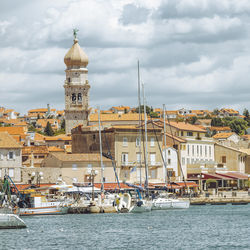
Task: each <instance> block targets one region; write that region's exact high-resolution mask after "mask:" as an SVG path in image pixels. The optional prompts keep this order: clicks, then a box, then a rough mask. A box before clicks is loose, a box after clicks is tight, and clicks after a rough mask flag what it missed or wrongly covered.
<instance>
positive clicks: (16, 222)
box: [0, 208, 27, 229]
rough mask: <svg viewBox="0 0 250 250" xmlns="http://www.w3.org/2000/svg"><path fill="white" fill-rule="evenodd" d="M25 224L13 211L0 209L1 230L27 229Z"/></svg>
mask: <svg viewBox="0 0 250 250" xmlns="http://www.w3.org/2000/svg"><path fill="white" fill-rule="evenodd" d="M26 227H27V226H26V224H25V222H24V221H23V220H22V219H21V218H20V217H19V216H18V215H16V214H13V213H12V211H11V209H7V208H0V229H17V228H26Z"/></svg>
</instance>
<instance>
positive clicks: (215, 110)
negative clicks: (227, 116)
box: [212, 108, 220, 116]
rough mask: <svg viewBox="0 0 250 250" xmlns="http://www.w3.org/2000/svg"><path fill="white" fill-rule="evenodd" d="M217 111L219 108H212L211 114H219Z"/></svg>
mask: <svg viewBox="0 0 250 250" xmlns="http://www.w3.org/2000/svg"><path fill="white" fill-rule="evenodd" d="M219 113H220V111H219V109H218V108H215V109H214V110H213V113H212V114H213V115H216V116H217V115H219Z"/></svg>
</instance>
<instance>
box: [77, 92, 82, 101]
mask: <svg viewBox="0 0 250 250" xmlns="http://www.w3.org/2000/svg"><path fill="white" fill-rule="evenodd" d="M77 100H78V102H82V93H78V96H77Z"/></svg>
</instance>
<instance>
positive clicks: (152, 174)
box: [151, 169, 156, 179]
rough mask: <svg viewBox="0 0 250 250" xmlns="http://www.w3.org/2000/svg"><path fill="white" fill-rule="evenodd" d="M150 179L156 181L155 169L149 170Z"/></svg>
mask: <svg viewBox="0 0 250 250" xmlns="http://www.w3.org/2000/svg"><path fill="white" fill-rule="evenodd" d="M151 179H156V169H152V170H151Z"/></svg>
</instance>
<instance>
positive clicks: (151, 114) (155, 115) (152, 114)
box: [149, 111, 159, 118]
mask: <svg viewBox="0 0 250 250" xmlns="http://www.w3.org/2000/svg"><path fill="white" fill-rule="evenodd" d="M149 115H150V117H152V118H159V114H157V113H156V112H154V111H151V112H150V114H149Z"/></svg>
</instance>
